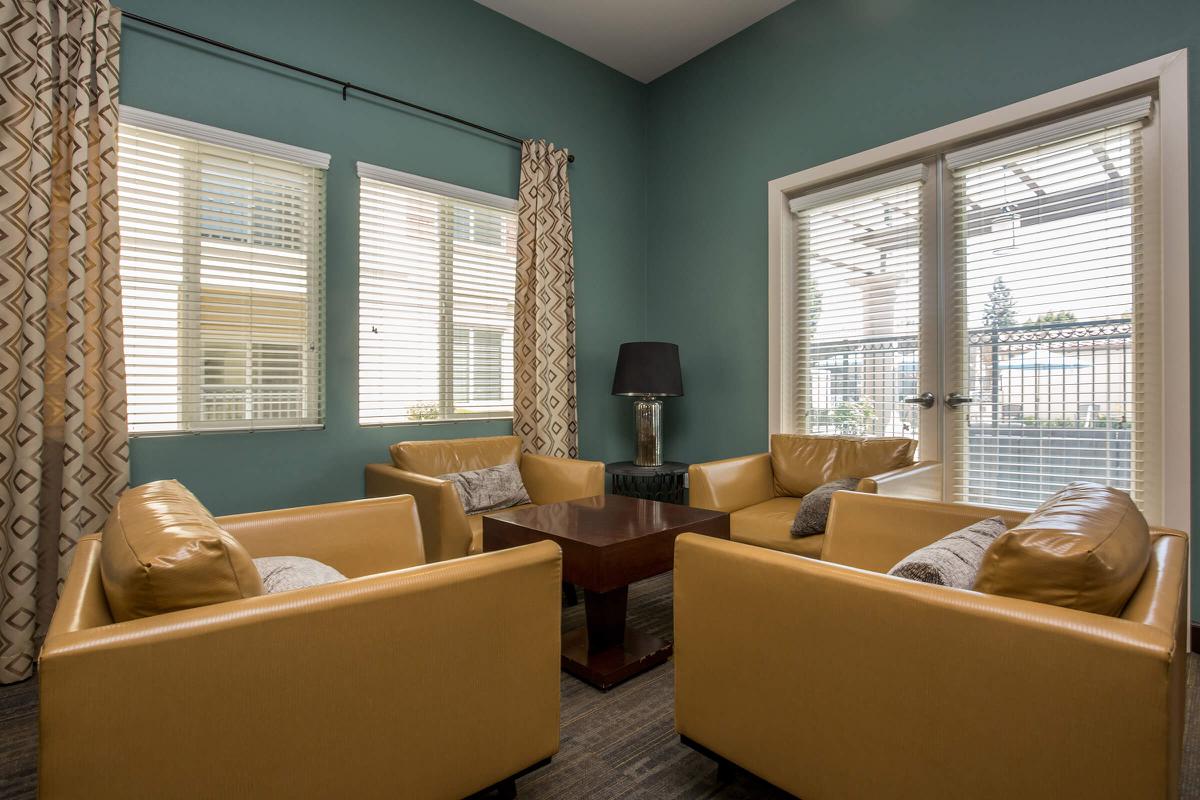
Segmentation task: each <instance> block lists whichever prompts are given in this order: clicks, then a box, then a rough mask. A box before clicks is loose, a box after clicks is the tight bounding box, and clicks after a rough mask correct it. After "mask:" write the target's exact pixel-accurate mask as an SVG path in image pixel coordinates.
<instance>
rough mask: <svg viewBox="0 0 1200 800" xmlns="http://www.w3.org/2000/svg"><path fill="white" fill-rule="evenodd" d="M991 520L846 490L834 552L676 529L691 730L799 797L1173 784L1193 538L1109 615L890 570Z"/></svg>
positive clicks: (679, 653) (1108, 790) (1155, 562)
mask: <svg viewBox="0 0 1200 800" xmlns="http://www.w3.org/2000/svg"><path fill="white" fill-rule="evenodd" d="M996 514H999V515H1000V516H1002V517H1004V518H1005V520H1006V522H1007V523H1008V524H1010V525H1012V524H1015V523H1016V522H1018V521H1020V519H1022V516H1023V515H1021V514H1018V513H1014V512H1010V511H1001V510H997V509H991V508H982V507H974V506H964V505H951V504H943V503H931V502H926V501H921V500H907V499H899V498H888V497H878V496H874V495H869V494H858V493H852V492H839V493H838V494H837V495H835V498H834V503H833V513H832V516H831V519H830V524H829V528H828V532H827V533H826V537H825V538H826V541H825V549H824V553H823V558H824V561H815V560H810V559H805V558H795V557H794V556H790V555H786V554H783V553H777V552H771V551H769V550H765V549H763V548H757V547H747V546H745V545H742V544H738V543H731V542H724V541H719V540H716V539H713V538H711V537H705V536H697V535H693V534H684V535H683V536H680V537H679V539H678V541H677V544H676V556H675V689H676V709H675V724H676V727H677V729H678V731H679V733H680V734H681V736H682V737H684V740H685V742H687V743H693V744H695V745H696V746H697V747H698V748H699V749H702V750H703V751H705V752H707V753H708V754H710V755H713V756H716V757H717V758H718V759H727V760H728V761H729V762H733V763H735V764H737V765H739V766H741V767H743V768H745V769H747V770H749V771H750V772H753V773H755V774H757V775H759V776H761V777H762V778H764V779H766V780H767V781H770V782H771V783H773V784H775V785H777V786H779V787H781V788H782V789H785V790H786V791H788V792H791V793H792V794H794V795H796V796H797V797H803V798H805V800H825V798H845V797H871V798H881V799H889V800H896V799H899V800H904V799H906V798H913V800H916V798H922V800H923V799H924V798H931V797H939V798H941V797H945V798H959V797H962V798H966V797H969V798H972V799H973V800H993V799H994V800H1001V799H1002V798H1003V799H1007V798H1014V797H1020V798H1033V799H1035V800H1036V799H1038V798H1045V799H1046V800H1051V798H1053V800H1062V799H1063V798H1113V800H1116V799H1117V798H1130V797H1138V798H1176V797H1178V796H1179V774H1180V753H1181V748H1182V737H1183V714H1184V681H1185V669H1186V658H1187V655H1186V653H1187V648H1186V632H1185V631H1186V622H1187V615H1186V603H1187V599H1186V589H1187V564H1188V539H1187V536H1186V534H1183V533H1181V532H1179V531H1172V530H1165V529H1152V550H1151V558H1150V562H1149V565H1148V566H1147V568H1146V569H1145V572H1144V573H1143V576H1142V579H1141V582H1140V584H1139V586H1138V588H1137V589H1136V590H1135V592H1134V594H1133V595H1132V597H1131V598H1130V599H1129V601H1128V603H1127V604H1126V606H1125V608H1124V610H1123V611H1122V612H1121V613H1120V615H1118V616H1113V617H1109V616H1103V615H1099V614H1093V613H1088V612H1084V611H1078V610H1074V609H1069V608H1060V607H1058V606H1051V605H1045V604H1041V603H1035V602H1031V601H1028V600H1018V599H1014V598H1010V597H999V596H994V595H985V594H980V593H977V592H972V591H963V590H959V589H950V588H946V587H941V586H932V585H928V584H922V583H915V582H912V581H907V580H904V579H901V578H895V577H891V576H888V575H887V574H885V573H886V570H887V569H889V568H890V567H891V566H892V565H894V564H895V562H897V561H899V560H900V559H901V558H903V557H904V556H906V555H908V554H909V553H910V552H912V551H913V550H916V549H918V548H920V547H923V546H924V545H926V544H929V543H930V542H932V541H935V540H937V539H939V538H941V537H942V536H944V535H946V534H948V533H951V532H953V531H955V530H959V529H961V528H962V527H965V526H966V525H969V524H971V523H972V522H975V521H978V520H980V519H983V518H986V517H989V516H993V515H996ZM830 562H834V563H830ZM747 621H753V624H747Z"/></svg>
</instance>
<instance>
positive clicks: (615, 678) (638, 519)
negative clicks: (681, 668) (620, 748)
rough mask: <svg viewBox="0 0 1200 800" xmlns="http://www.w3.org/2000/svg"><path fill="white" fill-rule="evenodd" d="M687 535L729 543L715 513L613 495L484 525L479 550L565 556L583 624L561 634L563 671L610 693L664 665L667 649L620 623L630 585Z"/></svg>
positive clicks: (668, 563)
mask: <svg viewBox="0 0 1200 800" xmlns="http://www.w3.org/2000/svg"><path fill="white" fill-rule="evenodd" d="M686 531H691V532H694V533H703V534H707V535H709V536H717V537H719V538H722V539H728V538H729V515H728V514H725V513H722V512H719V511H704V510H702V509H699V508H688V507H687V506H680V505H675V504H673V503H660V502H657V501H655V500H639V499H635V498H632V497H620V496H618V495H604V496H601V497H586V498H583V499H582V500H568V501H567V502H565V503H551V504H549V505H544V506H534V507H532V508H521V509H511V510H507V511H497V512H494V513H490V514H487V515H485V516H484V518H483V549H484V550H485V551H490V550H503V549H504V548H506V547H516V546H518V545H523V544H529V543H530V542H536V541H541V540H542V539H549V540H551V541H553V542H557V543H558V546H559V547H561V548H562V553H563V580H565V581H569V582H570V583H573V584H575V585H577V586H581V587H583V592H584V603H585V612H586V616H587V624H586V625H585V626H584V627H582V628H577V629H575V630H573V631H569V632H567V633H565V634H563V645H562V666H563V669H564V670H566V671H567V672H569V673H571V674H572V675H574V676H576V677H577V678H581V679H583V680H585V681H587V682H588V683H590V684H592V685H593V686H597V687H599V688H601V689H608V688H610V687H612V686H615V685H616V684H618V683H620V682H621V681H623V680H625V679H627V678H631V677H633V676H634V675H637V674H638V673H639V672H644V671H645V670H648V669H650V668H651V667H654V666H657V665H658V664H661V663H663V662H664V661H666V660H667V658H668V657H669V656H670V655H671V643H670V642H668V641H665V640H663V639H660V638H658V637H657V636H650V635H649V634H647V633H643V632H642V631H639V630H636V629H634V628H631V627H629V626H627V625H626V624H625V607H626V605H627V603H628V600H629V584H631V583H633V582H634V581H640V580H642V579H644V578H649V577H652V576H654V575H658V574H661V573H663V572H667V571H668V570H670V569H671V568H672V567H673V566H674V562H675V537H676V536H678V535H679V534H681V533H684V532H686Z"/></svg>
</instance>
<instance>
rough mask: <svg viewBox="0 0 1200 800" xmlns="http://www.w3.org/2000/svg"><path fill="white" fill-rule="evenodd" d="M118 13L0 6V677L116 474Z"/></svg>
mask: <svg viewBox="0 0 1200 800" xmlns="http://www.w3.org/2000/svg"><path fill="white" fill-rule="evenodd" d="M120 26H121V23H120V12H119V11H117V10H116V9H113V8H110V7H109V5H108V3H107V2H105V0H0V74H3V76H4V80H3V82H0V130H2V131H3V132H2V134H0V198H2V199H0V683H8V682H11V681H16V680H21V679H22V678H26V677H29V675H30V674H31V673H32V671H33V665H34V663H35V661H36V642H37V640H38V638H39V637H40V634H41V633H42V631H43V630H44V628H45V625H46V623H47V621H48V620H49V617H50V613H51V612H52V611H53V609H54V602H55V599H56V598H57V596H58V589H59V587H60V586H61V584H62V581H63V579H64V578H65V577H66V571H67V568H68V567H69V566H70V560H71V556H72V554H73V553H74V547H75V543H76V542H77V541H78V539H79V537H80V536H81V535H82V534H86V533H88V532H91V531H95V530H96V529H98V528H99V527H100V526H101V525H103V523H104V520H105V517H106V516H107V514H108V511H109V509H110V508H111V507H112V504H113V502H114V501H115V500H116V497H117V495H118V493H119V492H120V491H121V490H122V489H123V488H124V487H125V486H126V484H127V483H128V480H129V458H128V434H127V429H126V421H125V365H124V358H123V353H122V342H121V288H120V283H119V281H118V273H117V252H118V247H119V240H118V233H117V151H116V143H117V142H116V137H117V54H118V48H119V45H120Z"/></svg>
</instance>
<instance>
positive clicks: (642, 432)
mask: <svg viewBox="0 0 1200 800" xmlns="http://www.w3.org/2000/svg"><path fill="white" fill-rule="evenodd" d="M662 405H663V404H662V400H659V399H657V398H654V397H639V398H638V399H637V400H635V401H634V402H633V420H634V429H635V431H636V433H637V456H636V457H635V458H634V459H633V463H634V464H637V465H638V466H639V467H660V466H662V463H663V454H662V453H663V451H662Z"/></svg>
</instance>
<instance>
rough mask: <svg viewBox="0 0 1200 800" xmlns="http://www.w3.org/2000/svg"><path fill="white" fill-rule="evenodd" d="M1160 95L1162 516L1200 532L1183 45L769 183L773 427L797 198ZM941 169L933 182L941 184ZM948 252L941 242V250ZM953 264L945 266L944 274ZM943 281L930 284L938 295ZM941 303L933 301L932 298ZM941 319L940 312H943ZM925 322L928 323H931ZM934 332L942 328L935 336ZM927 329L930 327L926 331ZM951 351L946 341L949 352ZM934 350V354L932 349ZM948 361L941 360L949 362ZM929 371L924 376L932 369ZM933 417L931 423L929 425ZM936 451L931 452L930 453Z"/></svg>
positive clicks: (778, 422)
mask: <svg viewBox="0 0 1200 800" xmlns="http://www.w3.org/2000/svg"><path fill="white" fill-rule="evenodd" d="M1137 90H1144V91H1150V92H1154V93H1155V94H1156V95H1157V96H1158V100H1159V108H1158V126H1159V131H1160V145H1161V146H1160V158H1161V162H1162V163H1163V164H1169V165H1171V166H1170V168H1169V169H1164V170H1162V171H1161V182H1160V186H1159V189H1160V191H1159V203H1160V207H1161V215H1160V219H1161V224H1162V230H1161V239H1160V242H1159V246H1160V251H1161V255H1162V303H1161V307H1162V313H1163V318H1164V326H1165V327H1164V331H1163V343H1162V365H1161V367H1162V386H1163V391H1162V393H1161V403H1162V407H1161V410H1160V414H1161V417H1160V418H1161V420H1162V429H1163V430H1164V431H1170V435H1169V436H1163V441H1162V443H1161V446H1160V453H1161V465H1160V467H1159V472H1160V475H1161V484H1162V486H1161V488H1162V493H1163V496H1162V499H1161V501H1160V507H1161V509H1162V519H1159V520H1153V522H1154V523H1156V524H1163V525H1167V526H1169V527H1173V528H1179V529H1182V530H1190V529H1191V362H1190V348H1189V338H1190V336H1189V330H1190V325H1189V320H1190V306H1189V295H1188V270H1189V237H1190V230H1189V216H1188V166H1187V165H1188V97H1187V51H1186V50H1177V51H1175V52H1172V53H1168V54H1166V55H1163V56H1159V57H1158V58H1153V59H1150V60H1148V61H1143V62H1141V63H1138V64H1134V65H1132V66H1129V67H1125V68H1123V69H1119V70H1116V71H1115V72H1110V73H1107V74H1105V75H1101V76H1099V77H1096V78H1091V79H1089V80H1085V81H1081V82H1080V83H1076V84H1072V85H1070V86H1066V87H1063V88H1061V89H1056V90H1053V91H1050V92H1046V93H1045V94H1041V95H1038V96H1037V97H1033V98H1030V99H1028V100H1022V101H1020V102H1017V103H1013V104H1011V105H1007V106H1004V107H1002V108H998V109H995V110H992V111H988V112H985V113H983V114H978V115H976V116H974V117H970V118H968V119H965V120H961V121H959V122H954V123H951V124H949V125H944V126H942V127H940V128H935V129H933V130H929V131H925V132H924V133H919V134H916V135H914V136H909V137H907V138H905V139H901V140H899V141H896V142H891V143H889V144H885V145H881V146H879V147H875V148H872V149H870V150H864V151H862V152H860V153H855V154H854V155H850V156H846V157H844V158H840V159H837V160H835V161H830V162H828V163H826V164H821V165H818V166H815V167H811V168H809V169H805V170H801V171H800V172H796V173H793V174H791V175H786V176H784V177H781V178H776V179H775V180H772V181H770V182H769V183H768V184H767V208H768V225H767V228H768V231H767V235H768V247H767V252H768V290H767V291H768V314H767V317H768V342H769V348H768V365H769V366H768V385H767V397H768V421H769V427H770V430H769V433H778V432H782V431H784V425H785V420H787V419H790V418H791V417H790V413H789V412H790V409H789V408H787V407H786V398H784V397H783V393H782V387H783V386H786V385H788V384H789V380H788V377H789V376H788V371H789V370H790V365H789V364H787V363H786V359H785V358H784V348H783V343H784V342H785V341H787V340H788V338H789V336H790V331H788V330H785V326H787V325H788V324H789V322H788V321H789V320H790V317H791V315H790V314H788V313H787V309H786V308H785V303H786V302H787V298H788V297H789V296H790V294H791V293H790V280H791V278H790V272H791V270H790V269H789V268H788V267H789V266H790V263H791V252H792V251H791V242H792V239H793V231H792V215H791V212H790V209H789V208H788V201H789V200H790V199H791V198H793V197H795V196H797V195H799V194H803V193H805V192H808V191H812V190H814V189H817V188H820V187H822V186H824V185H827V184H830V183H840V182H842V181H845V180H849V179H853V178H857V177H862V176H864V175H869V174H871V173H873V172H879V171H883V170H886V169H890V168H895V167H898V166H903V165H904V164H911V163H916V162H920V161H924V160H926V159H928V158H929V157H930V156H932V155H934V154H936V153H938V152H940V151H943V150H946V149H950V148H953V147H956V146H959V145H962V144H964V143H966V142H968V141H971V140H975V139H981V138H986V137H988V136H990V135H994V134H996V133H998V132H1001V131H1006V130H1010V129H1013V128H1019V127H1024V126H1032V125H1035V124H1037V123H1039V122H1043V121H1045V120H1046V119H1048V118H1053V117H1059V116H1063V115H1066V114H1070V113H1072V112H1073V111H1076V110H1079V109H1082V108H1084V107H1087V106H1093V105H1095V104H1097V103H1100V102H1103V101H1104V100H1106V99H1109V98H1116V97H1118V96H1121V95H1125V94H1128V93H1130V92H1133V91H1137ZM939 178H941V176H940V175H938V174H933V175H930V176H929V178H928V180H930V181H937V180H939ZM938 226H939V229H938V232H937V235H938V236H939V238H944V237H945V236H946V235H947V232H946V231H945V230H943V229H942V228H943V227H944V225H943V224H942V223H940V222H939V223H938ZM940 249H941V248H939V250H940ZM947 272H948V271H947V270H945V269H941V270H939V273H940V274H941V275H943V276H945V275H946V274H947ZM932 290H933V287H929V291H932ZM937 291H938V294H939V297H938V299H937V301H936V302H935V303H934V307H935V308H937V309H939V311H940V309H941V308H942V307H943V305H944V304H943V303H942V301H941V295H942V293H943V292H944V287H942V286H939V287H937ZM929 299H930V300H932V299H933V298H929ZM939 316H940V314H939ZM942 325H943V323H942V321H940V320H939V328H938V330H937V334H936V335H937V339H938V342H939V343H941V342H942V341H943V339H944V336H943V330H942V327H941V326H942ZM923 327H924V326H923ZM930 333H931V334H932V331H931V332H930ZM922 335H923V336H925V335H926V333H925V331H924V330H923V331H922ZM942 349H944V347H943V348H942ZM926 352H931V351H928V350H926ZM940 361H941V359H939V361H938V363H937V366H938V367H939V368H940V366H941V363H940ZM924 371H925V367H923V369H922V372H923V373H924ZM931 391H936V392H937V393H938V397H939V400H940V398H942V397H943V396H944V393H945V391H947V389H946V387H945V386H938V387H936V389H933V388H931ZM940 408H941V403H939V404H938V405H937V406H936V407H935V409H934V410H936V411H937V413H938V417H936V418H933V417H927V416H926V414H929V413H931V412H932V411H934V410H931V412H923V413H922V420H921V430H922V440H923V441H922V443H923V444H924V443H925V441H927V440H926V439H925V436H926V435H927V434H926V429H927V428H936V429H937V430H939V431H940V430H941V425H940V422H939V423H935V422H934V420H935V419H937V420H940V418H941V416H940V415H941V411H940ZM927 421H928V422H929V423H930V424H929V425H927V424H926V423H927ZM928 457H929V456H928V454H927V455H926V458H928Z"/></svg>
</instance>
